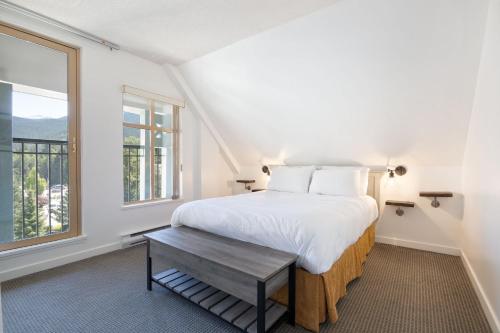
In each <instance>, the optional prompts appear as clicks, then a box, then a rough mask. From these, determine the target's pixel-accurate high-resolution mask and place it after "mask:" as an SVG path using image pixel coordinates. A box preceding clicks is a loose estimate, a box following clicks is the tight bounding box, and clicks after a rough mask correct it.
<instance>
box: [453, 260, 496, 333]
mask: <svg viewBox="0 0 500 333" xmlns="http://www.w3.org/2000/svg"><path fill="white" fill-rule="evenodd" d="M460 252H461V253H460V254H461V257H462V262H463V263H464V266H465V270H466V271H467V274H468V275H469V279H470V280H471V282H472V286H473V287H474V290H475V291H476V295H477V297H478V298H479V302H480V303H481V307H482V308H483V311H484V314H485V315H486V319H487V320H488V323H489V324H490V327H491V330H492V331H493V333H500V321H499V320H498V317H497V316H496V314H495V311H494V310H493V307H492V306H491V303H490V301H489V300H488V297H486V293H485V292H484V289H483V286H482V285H481V283H480V282H479V279H478V278H477V275H476V273H475V272H474V269H472V266H471V264H470V261H469V259H468V258H467V255H465V252H464V251H460Z"/></svg>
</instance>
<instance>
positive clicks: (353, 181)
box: [309, 168, 363, 197]
mask: <svg viewBox="0 0 500 333" xmlns="http://www.w3.org/2000/svg"><path fill="white" fill-rule="evenodd" d="M309 193H317V194H327V195H339V196H346V197H356V196H360V195H363V194H362V192H361V172H360V170H359V169H354V168H332V169H330V168H329V169H322V170H316V171H315V172H314V174H313V177H312V181H311V186H310V188H309Z"/></svg>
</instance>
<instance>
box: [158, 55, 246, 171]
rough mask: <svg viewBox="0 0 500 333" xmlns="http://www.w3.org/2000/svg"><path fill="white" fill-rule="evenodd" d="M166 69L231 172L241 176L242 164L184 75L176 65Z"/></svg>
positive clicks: (168, 66)
mask: <svg viewBox="0 0 500 333" xmlns="http://www.w3.org/2000/svg"><path fill="white" fill-rule="evenodd" d="M164 68H165V70H166V71H167V72H168V74H169V75H170V77H171V79H172V80H174V82H175V83H176V85H177V86H178V88H179V89H180V90H181V91H182V92H183V93H184V95H185V96H186V99H187V100H188V101H189V102H191V105H192V106H193V107H194V109H195V110H194V111H195V112H196V113H197V114H198V115H199V117H200V118H201V120H202V121H203V123H204V124H205V126H207V128H208V130H209V131H210V133H211V134H212V136H213V137H214V139H215V141H216V142H217V144H218V145H219V148H220V150H221V152H222V154H223V156H224V158H225V159H226V161H227V162H228V164H229V166H230V168H231V170H232V171H233V172H234V173H235V174H239V173H240V169H241V167H240V164H239V163H238V161H237V160H236V158H235V157H234V155H233V154H232V153H231V150H230V149H229V147H228V146H227V144H226V142H225V141H224V139H223V138H222V136H221V135H220V133H219V131H217V129H216V127H215V126H214V124H213V123H212V120H210V117H209V116H208V113H207V112H206V110H205V108H204V107H203V105H202V104H201V102H200V101H199V100H198V98H197V97H196V95H195V93H194V92H193V90H191V88H190V87H189V84H188V83H187V81H186V79H184V76H183V75H182V73H181V72H180V71H179V69H178V68H177V67H175V66H174V65H170V64H166V65H165V66H164Z"/></svg>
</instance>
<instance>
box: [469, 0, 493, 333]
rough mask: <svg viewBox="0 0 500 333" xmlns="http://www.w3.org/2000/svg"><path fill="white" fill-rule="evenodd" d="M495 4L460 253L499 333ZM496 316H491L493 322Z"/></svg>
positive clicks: (474, 121)
mask: <svg viewBox="0 0 500 333" xmlns="http://www.w3.org/2000/svg"><path fill="white" fill-rule="evenodd" d="M499 124H500V1H499V0H491V1H490V8H489V15H488V21H487V25H486V33H485V38H484V45H483V53H482V58H481V66H480V70H479V76H478V85H477V89H476V96H475V102H474V110H473V112H472V116H471V120H470V127H469V135H468V139H467V146H466V150H465V158H464V173H463V176H464V194H465V217H464V223H463V241H462V249H463V251H464V253H465V256H466V257H467V259H468V261H469V263H470V265H471V267H472V269H473V271H474V273H475V275H476V278H477V282H478V284H479V286H480V287H481V288H482V291H483V292H484V295H485V296H486V299H487V302H486V303H489V304H486V307H490V309H491V312H489V311H486V313H487V315H488V314H494V315H490V316H489V319H490V322H491V323H492V324H493V323H494V325H496V330H497V331H498V332H500V322H499V318H500V245H499V244H500V243H499V235H500V222H499V221H500V178H499V177H498V175H497V174H498V171H499V170H500V149H499V143H500V130H499ZM495 317H496V318H495Z"/></svg>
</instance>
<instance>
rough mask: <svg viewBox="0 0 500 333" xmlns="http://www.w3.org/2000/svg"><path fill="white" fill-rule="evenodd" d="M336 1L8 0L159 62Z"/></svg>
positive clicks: (221, 43) (209, 48)
mask: <svg viewBox="0 0 500 333" xmlns="http://www.w3.org/2000/svg"><path fill="white" fill-rule="evenodd" d="M335 1H336V0H306V1H305V0H272V1H269V0H229V1H228V0H162V1H159V0H105V1H102V0H10V2H12V3H15V4H17V5H20V6H23V7H25V8H28V9H31V10H33V11H36V12H38V13H41V14H44V15H46V16H49V17H51V18H54V19H56V20H59V21H61V22H63V23H66V24H69V25H72V26H74V27H76V28H79V29H82V30H85V31H88V32H90V33H93V34H95V35H98V36H99V37H101V38H105V39H108V40H110V41H112V42H114V43H118V44H120V46H122V47H123V48H124V49H126V50H128V51H130V52H132V53H135V54H137V55H139V56H141V57H144V58H146V59H149V60H152V61H154V62H157V63H159V64H164V63H165V62H169V63H172V64H179V63H182V62H185V61H187V60H191V59H194V58H196V57H199V56H202V55H204V54H207V53H209V52H211V51H214V50H217V49H219V48H221V47H224V46H226V45H229V44H231V43H233V42H236V41H238V40H240V39H242V38H245V37H248V36H251V35H253V34H256V33H258V32H261V31H263V30H265V29H268V28H270V27H273V26H276V25H279V24H282V23H284V22H286V21H289V20H291V19H293V18H296V17H299V16H302V15H305V14H308V13H311V12H313V11H315V10H317V9H320V8H323V7H325V6H327V5H330V4H332V3H334V2H335Z"/></svg>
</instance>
